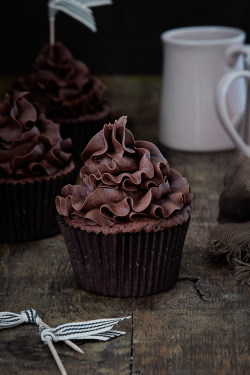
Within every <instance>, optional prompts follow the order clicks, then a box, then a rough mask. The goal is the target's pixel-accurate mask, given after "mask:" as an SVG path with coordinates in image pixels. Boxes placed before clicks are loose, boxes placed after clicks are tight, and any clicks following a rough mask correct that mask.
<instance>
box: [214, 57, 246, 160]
mask: <svg viewBox="0 0 250 375" xmlns="http://www.w3.org/2000/svg"><path fill="white" fill-rule="evenodd" d="M245 66H246V70H239V71H235V72H228V73H226V74H225V75H224V76H223V77H222V78H221V79H220V81H219V83H218V86H217V90H216V97H215V105H216V110H217V114H218V117H219V119H220V121H221V123H222V125H223V126H224V129H225V130H226V132H227V134H228V135H229V137H230V138H231V140H232V142H233V143H234V144H235V146H236V147H237V148H238V149H239V150H240V151H242V152H243V153H244V154H246V155H247V156H249V157H250V55H249V56H247V57H246V59H245ZM242 77H244V78H245V79H246V80H247V82H248V90H247V91H248V93H247V105H246V110H245V116H244V122H243V129H242V132H241V133H240V132H239V131H237V128H236V127H235V124H234V123H233V120H232V118H231V116H230V114H229V111H228V107H227V97H228V94H229V92H230V91H231V85H232V84H233V82H235V81H237V80H239V79H241V78H242Z"/></svg>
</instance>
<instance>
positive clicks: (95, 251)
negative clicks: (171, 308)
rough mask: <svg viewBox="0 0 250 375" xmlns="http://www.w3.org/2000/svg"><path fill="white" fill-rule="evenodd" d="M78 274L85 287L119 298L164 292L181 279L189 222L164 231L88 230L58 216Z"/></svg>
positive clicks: (75, 273) (77, 277) (77, 276)
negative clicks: (109, 232) (115, 231)
mask: <svg viewBox="0 0 250 375" xmlns="http://www.w3.org/2000/svg"><path fill="white" fill-rule="evenodd" d="M58 221H59V225H60V229H61V231H62V233H63V236H64V240H65V243H66V245H67V249H68V252H69V256H70V260H71V264H72V267H73V271H74V275H75V278H76V280H77V281H78V283H79V284H80V285H81V286H82V288H84V289H86V290H88V291H90V292H95V293H97V294H102V295H109V296H115V297H135V296H146V295H150V294H155V293H159V292H163V291H165V290H167V289H170V288H171V287H173V286H174V284H175V283H176V281H177V279H178V275H179V269H180V262H181V256H182V249H183V245H184V241H185V236H186V232H187V229H188V225H189V221H188V222H186V223H184V224H182V225H179V226H177V227H173V228H172V229H166V230H164V231H160V232H150V233H146V232H140V233H118V234H116V235H114V234H110V235H106V236H105V235H103V234H102V233H100V234H95V233H87V232H86V231H81V230H80V229H76V228H73V227H70V226H68V225H67V224H66V223H65V221H64V219H63V218H62V217H61V216H58Z"/></svg>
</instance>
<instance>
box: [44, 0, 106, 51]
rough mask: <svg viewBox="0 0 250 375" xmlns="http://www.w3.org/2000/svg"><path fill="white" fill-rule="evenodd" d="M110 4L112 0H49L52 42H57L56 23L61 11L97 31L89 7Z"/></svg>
mask: <svg viewBox="0 0 250 375" xmlns="http://www.w3.org/2000/svg"><path fill="white" fill-rule="evenodd" d="M108 4H112V0H49V2H48V8H49V21H50V43H51V44H54V43H55V31H54V23H55V17H56V14H57V13H58V12H59V11H61V12H63V13H65V14H67V15H69V16H71V17H72V18H74V19H76V20H77V21H79V22H81V23H82V24H84V25H85V26H87V27H89V28H90V29H91V30H92V31H96V30H97V29H96V23H95V19H94V16H93V12H92V10H91V9H89V7H95V6H100V5H108Z"/></svg>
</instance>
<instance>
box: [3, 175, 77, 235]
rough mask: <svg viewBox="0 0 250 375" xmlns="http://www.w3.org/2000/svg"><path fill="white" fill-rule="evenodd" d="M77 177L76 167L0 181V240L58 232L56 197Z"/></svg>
mask: <svg viewBox="0 0 250 375" xmlns="http://www.w3.org/2000/svg"><path fill="white" fill-rule="evenodd" d="M75 180H76V171H75V169H73V170H71V171H70V170H69V171H68V172H67V173H65V174H63V173H62V174H58V175H56V176H54V177H53V176H52V177H51V178H44V179H41V178H39V179H37V180H34V181H33V182H25V183H21V182H15V183H11V182H10V183H7V182H3V183H1V184H0V242H21V241H31V240H37V239H41V238H45V237H50V236H53V235H55V234H57V233H59V232H60V229H59V226H58V223H57V220H56V208H55V197H56V195H58V194H60V193H61V189H62V187H63V186H64V185H66V184H73V183H75Z"/></svg>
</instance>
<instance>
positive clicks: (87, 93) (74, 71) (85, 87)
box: [13, 42, 109, 164]
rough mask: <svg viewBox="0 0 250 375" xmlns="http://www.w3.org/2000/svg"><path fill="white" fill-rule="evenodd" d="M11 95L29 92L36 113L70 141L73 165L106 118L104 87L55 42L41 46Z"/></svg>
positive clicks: (14, 86) (62, 46) (86, 68)
mask: <svg viewBox="0 0 250 375" xmlns="http://www.w3.org/2000/svg"><path fill="white" fill-rule="evenodd" d="M13 91H14V92H18V91H29V92H30V94H29V96H28V99H29V100H30V101H31V102H32V103H33V105H34V106H35V107H36V109H37V110H38V111H39V112H42V113H44V114H45V115H46V117H47V118H49V119H51V120H52V121H54V122H58V123H59V124H60V126H61V135H62V137H63V138H64V139H65V138H68V137H70V138H71V139H72V142H73V158H74V160H75V162H76V163H77V164H79V163H81V159H80V154H81V152H82V150H83V149H84V148H85V146H86V145H87V143H88V142H89V140H90V139H91V138H92V136H93V135H95V134H96V133H97V132H98V131H99V130H100V129H101V128H102V126H103V123H104V122H106V121H108V118H109V109H108V107H107V104H106V87H105V86H104V84H103V83H102V82H101V81H100V80H99V79H98V78H96V77H94V76H92V75H91V74H90V71H89V69H88V67H87V66H86V65H85V64H84V63H83V62H81V61H78V60H75V59H74V58H73V56H72V54H71V53H70V51H69V50H68V49H67V48H66V47H65V46H64V45H63V44H62V43H59V42H57V43H55V44H46V45H44V46H43V48H42V49H41V51H40V53H39V55H38V57H37V59H36V60H35V62H34V65H33V71H32V73H31V74H28V75H26V76H22V77H20V78H19V79H17V80H16V81H15V82H14V84H13Z"/></svg>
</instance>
